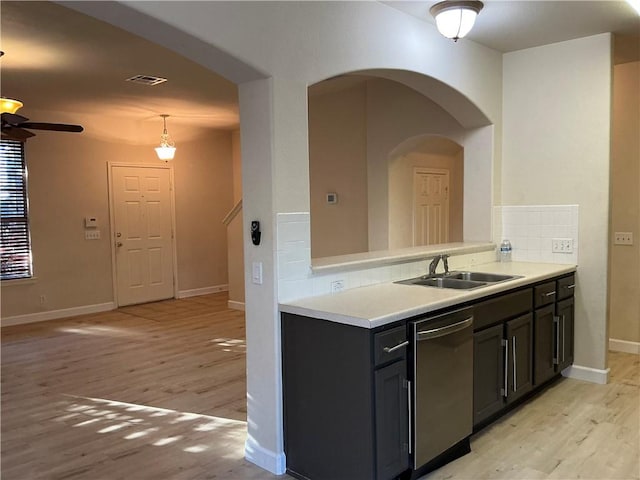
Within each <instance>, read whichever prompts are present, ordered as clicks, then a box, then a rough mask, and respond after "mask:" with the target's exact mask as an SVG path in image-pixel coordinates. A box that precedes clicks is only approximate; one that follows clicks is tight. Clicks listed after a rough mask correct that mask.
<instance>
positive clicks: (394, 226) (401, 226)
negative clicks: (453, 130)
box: [389, 137, 464, 249]
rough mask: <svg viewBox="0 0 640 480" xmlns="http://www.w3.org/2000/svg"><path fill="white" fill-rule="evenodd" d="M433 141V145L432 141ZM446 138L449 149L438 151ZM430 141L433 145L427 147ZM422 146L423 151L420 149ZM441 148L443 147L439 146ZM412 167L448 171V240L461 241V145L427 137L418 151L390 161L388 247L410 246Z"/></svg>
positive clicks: (462, 160)
mask: <svg viewBox="0 0 640 480" xmlns="http://www.w3.org/2000/svg"><path fill="white" fill-rule="evenodd" d="M434 142H435V143H436V145H433V143H434ZM442 142H445V143H446V144H448V145H449V146H448V149H449V150H453V151H452V152H449V153H447V152H438V149H439V148H438V144H440V143H442ZM429 145H433V147H434V148H433V150H432V151H430V150H431V149H430V147H429ZM420 150H423V151H420ZM441 150H442V149H441ZM415 167H426V168H437V169H445V170H448V171H449V241H451V242H461V241H462V204H463V188H464V185H463V179H464V155H463V150H462V148H461V147H460V146H459V145H457V144H455V143H454V142H451V141H448V140H446V139H443V138H442V137H431V139H429V138H427V139H425V141H424V142H423V143H422V144H421V146H420V147H419V149H418V151H413V152H410V153H407V154H405V155H401V156H399V157H395V158H392V159H391V161H390V162H389V248H390V249H397V248H405V247H410V246H413V175H414V169H415Z"/></svg>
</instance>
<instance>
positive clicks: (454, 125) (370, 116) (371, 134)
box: [308, 70, 493, 259]
mask: <svg viewBox="0 0 640 480" xmlns="http://www.w3.org/2000/svg"><path fill="white" fill-rule="evenodd" d="M378 75H383V77H380V76H378ZM393 78H398V79H399V80H395V79H393ZM421 80H422V81H421ZM404 82H407V83H409V84H410V86H409V85H407V84H406V83H404ZM433 96H435V98H436V99H434V98H433ZM442 105H446V106H447V108H452V109H453V110H454V112H455V116H454V114H452V113H451V112H449V111H447V110H446V109H445V108H443V106H442ZM308 108H309V117H308V118H309V185H310V186H309V191H310V212H311V256H312V258H314V259H318V258H325V257H333V256H340V255H347V254H354V253H363V252H375V251H388V250H394V249H398V248H404V247H409V246H413V242H412V243H411V244H409V243H408V241H407V240H406V238H407V228H409V227H408V226H407V222H406V217H407V215H406V214H405V213H402V215H400V217H401V218H402V220H399V216H398V215H399V212H400V210H401V208H403V207H405V206H406V205H404V203H405V200H406V199H404V200H401V201H399V200H398V195H399V194H400V192H402V193H406V192H408V191H409V192H410V191H412V190H413V185H405V187H404V189H401V188H400V187H399V186H398V185H397V184H396V183H394V182H392V179H391V177H390V173H398V172H395V170H394V169H393V168H392V161H393V160H394V157H395V156H397V155H402V154H404V153H407V152H404V153H399V152H402V151H403V149H406V148H409V147H415V146H416V142H417V143H420V141H421V140H420V139H423V140H424V139H425V138H432V139H436V138H442V139H448V140H449V141H450V142H451V144H455V145H457V146H458V147H452V146H451V144H449V145H450V146H449V147H446V146H445V143H444V142H445V140H442V141H441V142H440V143H441V144H440V145H439V146H435V145H434V146H433V148H434V149H440V150H442V149H445V150H446V149H447V148H449V149H450V150H455V149H456V148H457V149H458V150H460V151H462V150H463V149H464V152H465V155H464V157H462V154H461V153H460V156H461V160H460V163H461V164H462V165H461V166H460V168H456V169H455V171H454V172H452V173H453V175H454V177H453V178H452V179H453V180H455V182H456V183H455V185H457V188H456V192H457V193H460V195H459V196H457V197H456V199H457V201H459V205H453V206H455V207H456V210H455V212H456V214H455V215H454V216H453V219H454V221H455V225H454V227H453V229H452V235H451V236H447V237H446V239H445V240H444V241H442V242H436V243H449V242H453V241H460V242H461V241H490V240H491V239H492V228H491V227H492V225H491V223H492V222H491V210H492V176H493V174H492V166H493V149H492V146H493V127H492V126H491V125H488V119H487V118H486V117H485V116H484V114H482V112H481V111H480V110H479V109H477V107H475V105H473V104H472V103H471V102H470V101H469V99H468V98H466V97H465V96H463V95H462V94H460V93H459V92H457V91H456V90H455V89H453V88H451V87H449V86H447V85H444V84H442V83H441V82H439V81H437V80H435V79H433V78H430V77H428V76H426V75H420V74H417V73H415V72H406V71H398V70H372V71H368V72H367V73H366V74H363V73H362V72H355V73H352V74H346V75H340V76H338V77H333V78H331V79H328V80H325V81H322V82H319V83H317V84H314V85H312V86H310V87H309V89H308ZM483 123H484V126H478V124H483ZM436 142H437V140H432V143H434V144H435V143H436ZM423 148H426V147H425V146H423ZM423 153H424V152H423ZM433 153H434V154H437V152H433ZM413 160H416V159H415V158H414V159H413ZM420 163H422V164H424V163H425V162H424V159H423V160H421V161H420ZM440 165H442V161H440ZM416 166H417V164H416ZM392 187H393V188H392ZM463 192H464V194H463ZM331 194H335V195H331ZM328 195H330V197H328ZM467 197H468V198H467ZM328 198H335V199H336V200H337V201H335V202H331V201H329V200H328ZM400 205H402V206H403V207H401V206H400ZM335 232H340V235H336V234H335ZM442 238H444V237H442ZM419 244H420V243H418V245H419Z"/></svg>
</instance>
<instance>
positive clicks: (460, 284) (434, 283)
mask: <svg viewBox="0 0 640 480" xmlns="http://www.w3.org/2000/svg"><path fill="white" fill-rule="evenodd" d="M411 285H422V286H424V287H438V288H456V289H458V290H469V289H471V288H478V287H482V286H484V285H486V283H485V282H476V281H471V280H462V279H459V278H449V277H436V278H425V279H422V278H420V279H415V280H414V281H412V282H411Z"/></svg>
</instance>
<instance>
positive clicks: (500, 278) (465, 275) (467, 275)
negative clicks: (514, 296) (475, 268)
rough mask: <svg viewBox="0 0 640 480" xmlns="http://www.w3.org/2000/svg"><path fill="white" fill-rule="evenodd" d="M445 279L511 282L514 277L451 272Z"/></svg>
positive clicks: (496, 274)
mask: <svg viewBox="0 0 640 480" xmlns="http://www.w3.org/2000/svg"><path fill="white" fill-rule="evenodd" d="M447 278H459V279H462V280H472V281H477V282H489V283H495V282H504V281H505V280H511V279H512V278H516V277H515V276H514V275H500V274H498V273H483V272H451V273H449V275H447Z"/></svg>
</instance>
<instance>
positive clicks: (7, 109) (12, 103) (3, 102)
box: [0, 97, 23, 113]
mask: <svg viewBox="0 0 640 480" xmlns="http://www.w3.org/2000/svg"><path fill="white" fill-rule="evenodd" d="M22 105H23V104H22V102H20V101H18V100H14V99H13V98H4V97H2V98H1V99H0V109H1V111H0V113H16V112H17V111H18V110H19V109H20V108H21V107H22Z"/></svg>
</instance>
